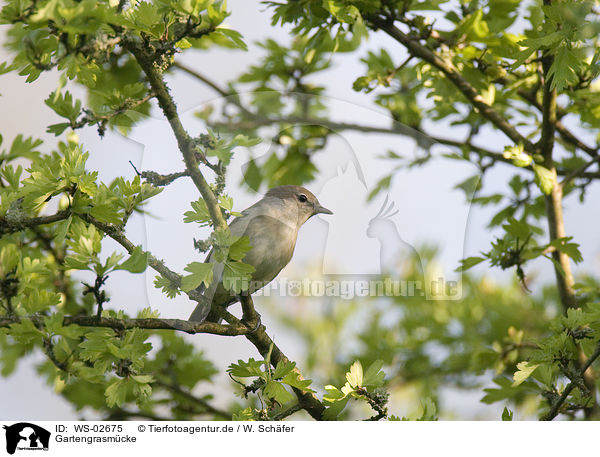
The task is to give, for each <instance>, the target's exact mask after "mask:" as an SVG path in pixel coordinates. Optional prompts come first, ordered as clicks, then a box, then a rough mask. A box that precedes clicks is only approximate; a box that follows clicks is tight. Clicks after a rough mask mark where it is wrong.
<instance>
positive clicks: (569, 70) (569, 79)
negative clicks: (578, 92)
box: [548, 44, 581, 91]
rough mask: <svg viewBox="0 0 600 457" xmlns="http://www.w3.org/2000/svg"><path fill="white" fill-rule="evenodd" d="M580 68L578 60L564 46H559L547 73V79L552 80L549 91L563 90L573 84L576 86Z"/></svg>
mask: <svg viewBox="0 0 600 457" xmlns="http://www.w3.org/2000/svg"><path fill="white" fill-rule="evenodd" d="M580 66H581V61H580V59H579V58H578V57H577V56H576V55H575V53H574V52H573V51H571V50H570V49H569V48H568V47H567V45H566V44H563V45H561V46H559V48H558V51H557V52H556V54H555V55H554V61H553V62H552V66H551V67H550V70H549V71H548V77H549V78H550V77H551V78H552V80H551V82H550V87H551V89H555V88H556V90H558V91H561V90H563V89H564V88H565V87H568V86H570V85H573V84H577V82H578V80H579V78H578V76H577V70H578V69H579V67H580Z"/></svg>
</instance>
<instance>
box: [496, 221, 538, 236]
mask: <svg viewBox="0 0 600 457" xmlns="http://www.w3.org/2000/svg"><path fill="white" fill-rule="evenodd" d="M502 228H503V229H504V230H505V231H506V233H509V234H510V235H512V236H513V237H515V238H519V239H521V240H525V239H527V237H528V236H529V235H530V233H531V227H530V226H529V224H527V222H524V221H518V220H516V219H515V218H514V217H509V218H508V223H507V224H504V225H503V226H502Z"/></svg>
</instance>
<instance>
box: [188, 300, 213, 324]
mask: <svg viewBox="0 0 600 457" xmlns="http://www.w3.org/2000/svg"><path fill="white" fill-rule="evenodd" d="M210 314H211V312H210V303H198V304H197V305H196V308H194V311H193V312H192V314H190V317H189V318H188V321H192V322H204V321H205V320H206V319H207V317H208V316H210ZM209 322H214V321H209Z"/></svg>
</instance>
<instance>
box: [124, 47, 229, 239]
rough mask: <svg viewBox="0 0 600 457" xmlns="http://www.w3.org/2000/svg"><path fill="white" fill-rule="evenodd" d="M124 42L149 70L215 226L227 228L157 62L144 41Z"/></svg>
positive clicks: (163, 108)
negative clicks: (143, 43) (145, 47)
mask: <svg viewBox="0 0 600 457" xmlns="http://www.w3.org/2000/svg"><path fill="white" fill-rule="evenodd" d="M125 46H126V48H127V49H128V50H129V52H131V53H132V54H133V56H134V57H135V59H136V60H137V62H138V64H139V65H140V67H142V70H143V71H144V73H145V74H146V78H148V82H149V83H150V86H151V87H152V90H153V92H154V93H155V94H156V99H157V100H158V105H159V106H160V108H161V110H162V112H163V114H164V115H165V117H166V118H167V120H168V121H169V124H170V125H171V129H172V130H173V133H174V135H175V138H176V140H177V145H178V146H179V150H180V151H181V154H182V155H183V161H184V163H185V167H186V170H187V172H188V173H189V174H190V177H191V178H192V181H193V182H194V184H195V185H196V188H197V189H198V191H199V192H200V194H201V195H202V198H203V199H204V201H205V202H206V206H207V208H208V212H209V213H210V216H211V219H212V221H213V223H214V225H215V227H216V228H220V229H225V228H226V227H227V222H226V221H225V218H224V217H223V214H222V212H221V208H220V206H219V204H218V202H217V199H216V197H215V194H214V193H213V191H212V190H211V188H210V186H209V185H208V182H207V181H206V179H205V178H204V175H203V174H202V172H201V171H200V169H199V167H198V165H199V164H198V160H197V158H196V153H197V152H199V151H197V149H196V147H195V143H194V141H193V139H192V138H191V137H190V136H189V134H188V133H187V131H186V130H185V128H184V127H183V124H182V123H181V119H180V118H179V114H178V112H177V106H176V105H175V102H174V101H173V98H172V97H171V94H170V93H169V89H168V87H167V85H166V83H165V81H164V79H163V77H162V74H161V73H160V71H159V69H157V68H156V66H155V65H154V61H153V60H152V58H151V56H150V55H149V53H147V52H146V51H145V50H144V49H143V45H142V44H140V43H137V42H134V41H132V40H126V42H125ZM201 160H202V161H203V162H207V160H206V158H205V157H204V155H203V154H202V155H201Z"/></svg>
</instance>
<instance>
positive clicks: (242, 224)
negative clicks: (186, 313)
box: [188, 207, 252, 322]
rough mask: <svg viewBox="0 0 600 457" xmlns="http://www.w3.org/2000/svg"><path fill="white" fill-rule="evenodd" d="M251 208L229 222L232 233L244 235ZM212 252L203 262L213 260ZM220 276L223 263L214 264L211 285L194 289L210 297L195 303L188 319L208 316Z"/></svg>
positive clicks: (201, 285) (198, 319) (200, 319)
mask: <svg viewBox="0 0 600 457" xmlns="http://www.w3.org/2000/svg"><path fill="white" fill-rule="evenodd" d="M251 208H252V207H250V208H248V209H247V210H245V211H244V212H242V215H241V216H238V217H236V218H235V219H234V220H233V221H231V223H230V224H229V230H230V231H231V234H232V235H234V236H244V234H245V233H246V230H247V228H248V222H249V219H251V217H250V215H249V214H248V210H250V209H251ZM213 253H214V249H211V250H210V252H209V253H208V255H207V256H206V259H204V263H210V262H212V261H213ZM222 277H223V265H222V264H215V266H214V267H213V281H212V283H211V285H210V286H209V288H208V290H206V287H205V286H204V283H202V284H200V285H199V286H198V288H197V289H196V290H197V291H199V292H200V293H202V294H205V295H207V294H208V295H210V297H209V298H210V300H209V302H208V304H203V303H198V305H196V308H194V311H193V312H192V314H191V315H190V317H189V318H188V320H190V321H194V322H202V321H204V319H206V316H208V313H209V312H210V303H211V302H212V297H213V296H214V295H215V294H216V292H217V287H218V286H219V284H220V283H221V278H222Z"/></svg>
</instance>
